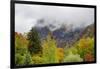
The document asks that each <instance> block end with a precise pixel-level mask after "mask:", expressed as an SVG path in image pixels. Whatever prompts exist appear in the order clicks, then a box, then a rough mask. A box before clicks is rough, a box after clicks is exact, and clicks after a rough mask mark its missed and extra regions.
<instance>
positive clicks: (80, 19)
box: [15, 4, 94, 33]
mask: <svg viewBox="0 0 100 69" xmlns="http://www.w3.org/2000/svg"><path fill="white" fill-rule="evenodd" d="M41 18H43V19H45V20H48V21H47V22H45V23H43V24H37V20H38V19H41ZM55 20H56V22H53V21H55ZM93 22H94V9H93V8H79V7H58V6H43V5H27V4H16V5H15V31H17V32H21V33H23V32H28V31H29V30H30V28H31V27H32V26H35V25H38V26H44V25H49V24H53V25H54V26H55V27H56V28H55V29H57V28H59V27H60V26H61V23H66V24H74V27H77V26H81V25H88V24H91V23H93Z"/></svg>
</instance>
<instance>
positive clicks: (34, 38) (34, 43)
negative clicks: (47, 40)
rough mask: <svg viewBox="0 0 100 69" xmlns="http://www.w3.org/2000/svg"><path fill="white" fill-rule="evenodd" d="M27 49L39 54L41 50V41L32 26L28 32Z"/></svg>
mask: <svg viewBox="0 0 100 69" xmlns="http://www.w3.org/2000/svg"><path fill="white" fill-rule="evenodd" d="M28 40H29V45H28V50H29V51H30V53H31V55H32V54H39V53H41V52H42V47H41V42H40V40H39V35H38V32H37V31H36V29H34V28H32V29H31V30H30V32H29V33H28Z"/></svg>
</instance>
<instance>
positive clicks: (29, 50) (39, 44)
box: [15, 28, 95, 66]
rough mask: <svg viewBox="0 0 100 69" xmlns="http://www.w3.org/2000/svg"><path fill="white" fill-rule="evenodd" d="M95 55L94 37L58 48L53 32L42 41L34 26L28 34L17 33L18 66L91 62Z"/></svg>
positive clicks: (16, 53) (16, 56) (16, 59)
mask: <svg viewBox="0 0 100 69" xmlns="http://www.w3.org/2000/svg"><path fill="white" fill-rule="evenodd" d="M94 55H95V54H94V37H82V38H80V39H79V40H78V41H76V42H75V43H74V44H73V46H70V47H69V46H67V45H66V46H65V47H64V48H58V47H57V42H56V40H55V39H54V38H53V36H52V33H51V32H49V33H48V36H47V37H46V39H44V40H42V41H40V38H39V35H38V32H37V31H36V30H35V29H34V28H32V29H31V30H30V32H28V33H27V35H26V36H24V35H22V34H20V33H17V32H16V33H15V62H16V65H17V66H19V65H32V64H50V63H64V62H86V61H89V62H91V61H94V57H95V56H94Z"/></svg>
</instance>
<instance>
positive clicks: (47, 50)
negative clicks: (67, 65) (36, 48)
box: [43, 33, 58, 63]
mask: <svg viewBox="0 0 100 69" xmlns="http://www.w3.org/2000/svg"><path fill="white" fill-rule="evenodd" d="M56 46H57V44H56V41H55V40H54V39H53V37H52V35H51V34H50V33H49V35H48V36H47V39H46V40H44V42H43V62H44V63H57V62H58V60H57V56H56V55H57V47H56Z"/></svg>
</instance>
